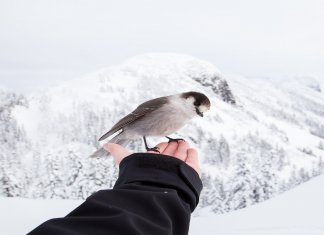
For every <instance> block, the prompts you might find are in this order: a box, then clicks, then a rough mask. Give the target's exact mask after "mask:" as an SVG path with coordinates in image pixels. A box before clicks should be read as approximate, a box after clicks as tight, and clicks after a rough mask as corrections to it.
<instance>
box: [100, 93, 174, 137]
mask: <svg viewBox="0 0 324 235" xmlns="http://www.w3.org/2000/svg"><path fill="white" fill-rule="evenodd" d="M166 103H168V98H167V97H160V98H156V99H153V100H149V101H146V102H144V103H143V104H141V105H139V106H138V107H137V108H136V109H135V110H134V111H133V112H131V113H130V114H128V115H127V116H125V117H123V118H122V119H120V120H119V121H118V122H117V123H116V124H115V125H114V126H113V127H112V128H111V129H110V130H109V131H108V132H107V133H106V134H104V135H103V136H101V137H100V139H99V141H101V140H104V139H106V138H107V137H109V136H110V135H112V134H114V133H115V132H117V131H119V130H121V129H123V128H124V127H125V126H127V125H129V124H131V123H133V122H134V121H136V120H138V119H139V118H141V117H143V116H145V115H146V114H148V113H151V112H153V111H154V110H156V109H158V108H160V107H161V106H162V105H164V104H166Z"/></svg>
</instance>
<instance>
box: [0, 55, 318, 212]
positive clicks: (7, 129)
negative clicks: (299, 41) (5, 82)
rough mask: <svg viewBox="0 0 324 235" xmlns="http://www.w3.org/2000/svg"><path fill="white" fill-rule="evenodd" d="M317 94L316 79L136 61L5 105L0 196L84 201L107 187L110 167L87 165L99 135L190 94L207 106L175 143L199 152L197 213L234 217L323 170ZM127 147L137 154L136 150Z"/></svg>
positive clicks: (112, 174)
mask: <svg viewBox="0 0 324 235" xmlns="http://www.w3.org/2000/svg"><path fill="white" fill-rule="evenodd" d="M227 83H228V84H227ZM322 88H323V81H321V80H318V79H315V78H307V79H305V78H296V79H295V78H289V79H286V80H279V79H278V80H269V79H247V78H244V77H238V76H224V75H222V74H221V73H220V72H219V70H218V69H217V68H216V67H215V66H214V65H212V64H210V63H208V62H206V61H203V60H200V59H197V58H193V57H190V56H185V55H177V54H149V55H142V56H137V57H135V58H131V59H129V60H127V61H125V62H124V63H121V64H119V65H115V66H111V67H108V68H103V69H101V70H99V71H97V72H94V73H90V74H87V75H86V76H84V77H83V78H80V79H76V80H71V81H68V82H65V83H63V84H61V85H60V86H57V87H53V88H51V89H48V90H46V91H43V92H37V93H34V94H31V95H29V96H28V97H25V100H26V102H24V103H22V102H20V101H19V100H15V102H11V100H10V99H8V102H7V103H8V104H9V105H10V112H6V113H5V116H4V117H5V118H4V119H3V120H1V119H0V120H1V121H2V122H0V128H1V126H3V129H0V130H1V133H2V134H3V136H4V139H3V140H1V141H2V142H1V143H2V144H3V146H2V148H3V149H2V151H1V152H2V153H3V154H2V155H1V153H0V163H3V164H0V170H1V171H0V172H1V174H2V175H1V176H2V178H1V177H0V178H1V179H2V180H0V195H7V196H23V197H29V198H65V199H67V198H68V199H84V198H85V197H87V196H88V195H89V194H91V193H92V192H93V191H96V190H98V189H99V188H101V187H106V186H107V185H108V186H111V185H113V183H114V180H115V178H116V172H117V171H116V169H115V167H114V166H113V164H112V161H111V159H99V160H97V159H89V158H88V156H89V155H90V154H91V153H92V152H93V151H94V150H95V149H96V148H97V147H98V146H99V143H98V141H97V139H98V137H99V136H101V134H103V133H104V132H105V131H106V130H107V129H109V128H110V127H111V126H112V125H113V124H114V123H115V122H116V121H117V120H119V119H120V118H121V117H123V116H124V115H125V114H127V113H128V112H130V111H132V110H133V109H134V108H135V107H136V106H137V105H138V104H140V103H141V102H143V101H145V100H147V99H151V98H155V97H158V96H162V95H169V94H174V93H179V92H182V91H189V90H195V91H201V92H204V93H205V94H207V95H208V96H209V97H210V99H211V102H212V108H211V110H210V112H208V113H207V114H206V117H204V118H199V117H198V118H195V119H194V120H192V121H191V123H190V124H189V125H187V126H186V127H184V128H183V129H181V130H180V131H179V132H178V133H175V136H182V137H184V138H186V139H188V140H189V141H190V143H191V144H192V145H193V146H194V147H196V148H197V149H199V152H200V156H201V162H202V164H203V170H204V175H203V181H204V184H205V186H206V187H205V189H204V191H203V193H202V198H201V203H200V207H202V208H204V207H207V208H209V209H210V210H212V211H214V212H215V213H224V212H227V211H231V210H236V209H240V208H243V207H246V206H248V205H251V204H254V203H258V202H261V201H263V200H266V199H268V198H271V197H273V196H275V195H277V194H279V193H280V192H283V191H286V190H288V189H290V188H292V187H294V186H296V185H298V184H300V183H302V182H304V181H307V180H308V179H310V178H311V177H313V176H316V175H318V174H321V173H322V172H323V169H324V163H323V158H324V147H323V142H324V136H323V135H324V134H323V133H324V93H323V91H322V90H323V89H322ZM5 97H10V96H5ZM1 117H2V116H1V115H0V118H1ZM8 123H9V124H10V125H8ZM12 133H17V134H15V136H12ZM17 139H19V141H17ZM8 140H10V141H9V142H8ZM157 141H159V140H158V139H154V138H150V139H149V142H150V144H151V145H154V144H155V143H156V142H157ZM8 143H10V144H8ZM130 149H133V150H134V151H142V150H143V145H142V142H141V141H138V142H135V143H134V144H133V145H131V146H130ZM4 166H6V167H4ZM107 176H108V177H107Z"/></svg>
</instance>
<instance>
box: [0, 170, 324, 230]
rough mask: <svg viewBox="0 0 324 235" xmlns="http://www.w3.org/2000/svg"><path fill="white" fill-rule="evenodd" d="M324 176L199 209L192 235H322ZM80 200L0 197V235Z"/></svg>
mask: <svg viewBox="0 0 324 235" xmlns="http://www.w3.org/2000/svg"><path fill="white" fill-rule="evenodd" d="M323 185H324V175H321V176H318V177H315V178H313V179H312V180H310V181H309V182H307V183H304V184H302V185H300V186H298V187H296V188H294V189H293V190H290V191H289V192H285V193H284V194H281V195H279V196H277V197H275V198H272V199H270V200H267V201H265V202H262V203H259V204H257V205H254V206H251V207H247V208H245V209H241V210H238V211H235V212H230V213H227V214H222V215H215V214H212V213H210V212H208V210H198V211H197V212H195V215H194V216H193V217H192V220H191V225H190V233H189V234H190V235H199V234H226V235H270V234H276V235H306V234H307V235H323V234H324V219H323V213H324V203H323V198H324V188H323ZM81 203H82V201H81V200H75V201H74V200H40V199H38V200H31V199H23V198H0V208H1V210H0V221H2V222H1V226H0V234H5V235H18V234H25V233H27V232H28V231H30V230H32V229H33V228H35V227H36V226H38V225H39V224H40V223H42V222H44V221H46V220H48V219H51V218H55V217H63V216H64V215H66V214H67V213H69V212H70V211H71V210H73V209H74V208H75V207H77V206H78V205H79V204H81Z"/></svg>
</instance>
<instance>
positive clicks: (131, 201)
mask: <svg viewBox="0 0 324 235" xmlns="http://www.w3.org/2000/svg"><path fill="white" fill-rule="evenodd" d="M201 189H202V183H201V180H200V178H199V176H198V174H197V173H196V172H195V171H194V170H193V169H192V168H191V167H189V166H188V165H187V164H186V163H184V162H182V161H180V160H178V159H176V158H173V157H169V156H163V155H158V154H149V153H136V154H132V155H130V156H128V157H126V158H125V159H123V160H122V162H121V163H120V166H119V178H118V180H117V181H116V184H115V186H114V188H113V189H111V190H101V191H98V192H96V193H94V194H93V195H91V196H90V197H89V198H87V200H86V201H85V202H84V203H83V204H81V205H80V206H79V207H77V208H76V209H75V210H73V211H72V212H71V213H70V214H68V215H67V216H66V217H64V218H56V219H51V220H49V221H46V222H45V223H43V224H41V225H40V226H38V227H37V228H36V229H34V230H33V231H31V232H30V233H29V235H38V234H44V235H45V234H46V235H53V234H59V235H67V234H69V235H78V234H89V235H90V234H91V235H94V234H95V235H101V234H105V235H107V234H121V235H124V234H125V235H126V234H131V235H137V234H148V235H152V234H153V235H160V234H161V235H162V234H163V235H168V234H176V235H182V234H188V229H189V222H190V214H191V212H192V211H193V210H194V209H195V208H196V206H197V204H198V200H199V195H200V191H201Z"/></svg>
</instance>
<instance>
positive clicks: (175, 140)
mask: <svg viewBox="0 0 324 235" xmlns="http://www.w3.org/2000/svg"><path fill="white" fill-rule="evenodd" d="M165 138H167V139H168V140H169V143H170V142H179V141H185V140H184V139H181V138H175V139H173V138H171V137H169V136H166V137H165Z"/></svg>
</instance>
